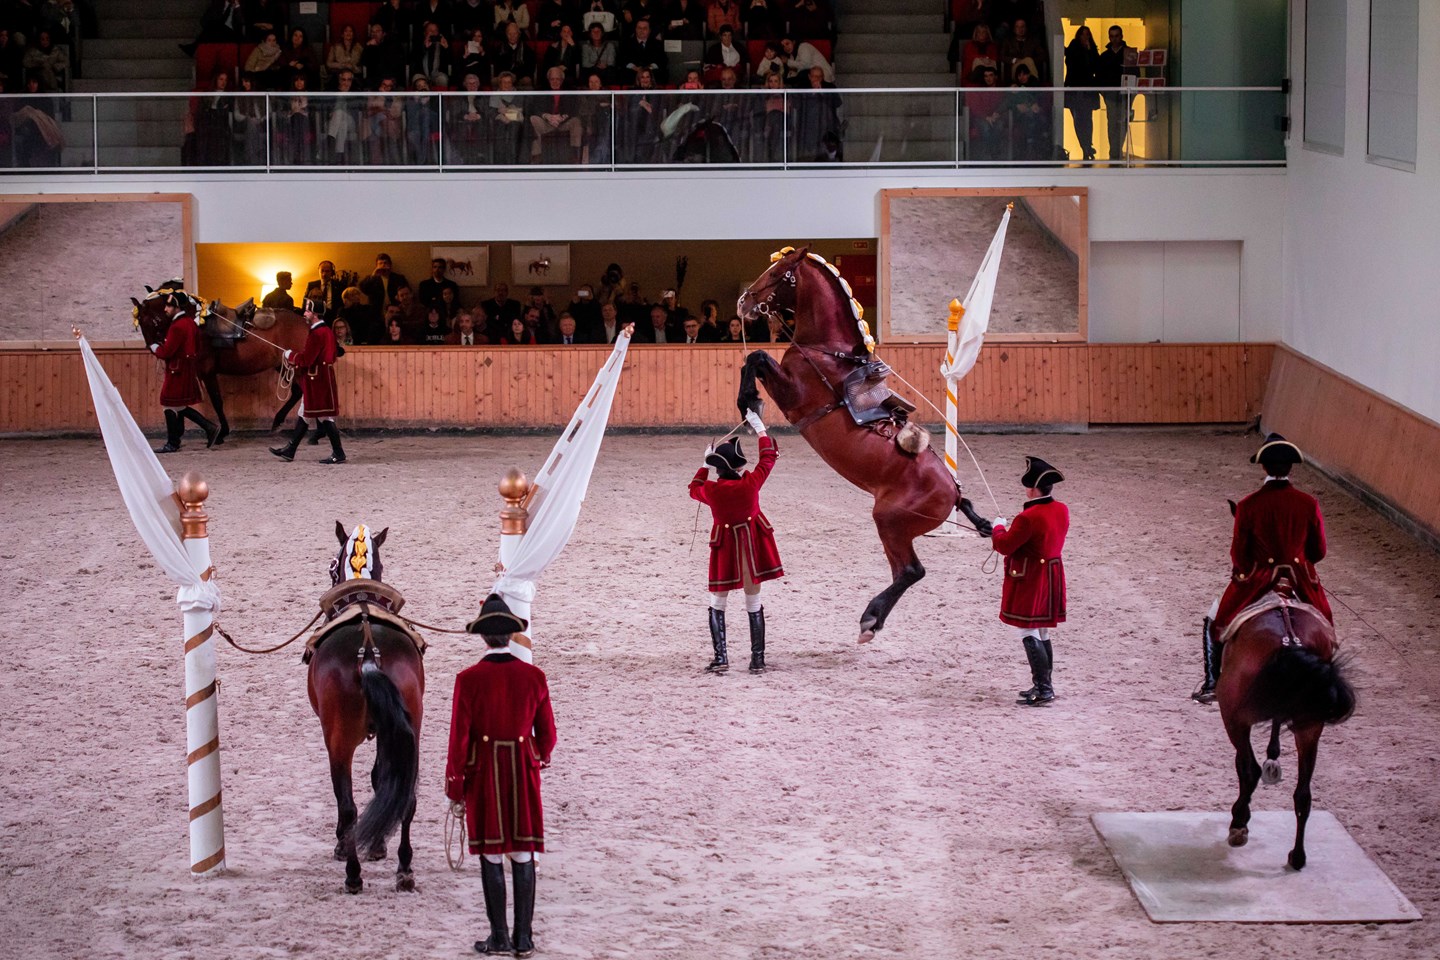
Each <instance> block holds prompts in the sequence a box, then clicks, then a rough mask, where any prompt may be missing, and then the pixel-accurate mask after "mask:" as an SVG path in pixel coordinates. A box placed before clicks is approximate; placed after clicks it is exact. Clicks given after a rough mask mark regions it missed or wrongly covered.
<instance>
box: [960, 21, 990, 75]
mask: <svg viewBox="0 0 1440 960" xmlns="http://www.w3.org/2000/svg"><path fill="white" fill-rule="evenodd" d="M999 64H1000V47H999V46H998V45H997V44H996V43H995V41H994V39H992V38H991V36H990V28H989V27H987V26H986V25H985V24H983V23H977V24H975V30H974V32H973V33H971V35H970V39H969V40H968V41H967V42H966V44H965V47H964V49H963V50H961V51H960V85H961V86H962V87H978V86H980V85H981V83H980V81H979V80H978V79H977V78H978V77H980V76H982V74H980V73H979V72H977V68H979V67H990V68H992V69H995V70H998V69H999ZM996 76H997V78H998V76H999V74H996Z"/></svg>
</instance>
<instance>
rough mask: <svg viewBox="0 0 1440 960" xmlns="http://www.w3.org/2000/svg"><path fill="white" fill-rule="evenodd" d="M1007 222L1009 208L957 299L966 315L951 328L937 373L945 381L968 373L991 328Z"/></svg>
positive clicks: (1008, 220)
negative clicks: (968, 290) (952, 329)
mask: <svg viewBox="0 0 1440 960" xmlns="http://www.w3.org/2000/svg"><path fill="white" fill-rule="evenodd" d="M1009 225H1010V208H1009V207H1008V206H1007V207H1006V208H1005V216H1003V217H1001V219H1000V229H998V230H996V231H995V237H994V238H993V239H992V240H991V241H990V248H989V249H988V250H986V251H985V257H984V259H982V260H981V261H980V269H979V270H976V271H975V279H974V280H973V281H971V283H970V292H969V293H967V294H965V299H964V300H962V301H960V302H961V304H962V305H963V306H964V307H965V315H964V316H963V317H961V318H960V329H959V330H955V331H952V332H951V334H950V341H949V345H948V347H947V349H946V351H945V362H944V363H942V364H940V375H941V376H942V377H944V378H945V379H946V380H947V381H955V380H959V379H961V378H962V377H964V376H965V374H967V373H969V372H970V368H971V367H973V366H975V361H976V359H978V358H979V356H980V347H981V345H982V344H983V343H984V342H985V332H986V331H987V330H989V329H990V305H991V304H992V303H993V302H994V300H995V281H996V280H997V279H998V278H999V276H1000V251H1001V250H1002V249H1004V247H1005V229H1006V228H1007V227H1008V226H1009Z"/></svg>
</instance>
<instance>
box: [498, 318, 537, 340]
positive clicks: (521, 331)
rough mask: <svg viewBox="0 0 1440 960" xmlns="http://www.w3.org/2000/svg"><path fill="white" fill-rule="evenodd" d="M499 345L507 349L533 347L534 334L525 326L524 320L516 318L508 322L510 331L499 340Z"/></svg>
mask: <svg viewBox="0 0 1440 960" xmlns="http://www.w3.org/2000/svg"><path fill="white" fill-rule="evenodd" d="M500 343H501V344H503V345H504V346H507V347H522V346H523V347H533V346H534V345H535V334H533V333H531V332H530V328H529V327H527V326H525V321H524V320H522V319H520V318H519V317H516V318H515V319H514V320H511V321H510V329H509V330H508V331H507V332H506V333H505V335H504V336H502V337H501V338H500Z"/></svg>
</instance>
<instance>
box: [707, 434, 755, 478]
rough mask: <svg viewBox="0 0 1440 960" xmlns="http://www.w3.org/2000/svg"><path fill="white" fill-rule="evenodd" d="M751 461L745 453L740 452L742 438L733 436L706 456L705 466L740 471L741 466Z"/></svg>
mask: <svg viewBox="0 0 1440 960" xmlns="http://www.w3.org/2000/svg"><path fill="white" fill-rule="evenodd" d="M747 463H749V461H748V460H746V459H745V454H743V453H741V452H740V438H739V437H732V438H731V439H729V440H726V441H725V442H724V443H722V444H720V446H718V447H716V448H715V450H714V451H713V452H712V453H710V454H708V455H707V456H706V457H705V466H707V467H714V468H715V469H716V470H733V471H735V472H736V473H739V472H740V468H741V467H743V466H745V464H747Z"/></svg>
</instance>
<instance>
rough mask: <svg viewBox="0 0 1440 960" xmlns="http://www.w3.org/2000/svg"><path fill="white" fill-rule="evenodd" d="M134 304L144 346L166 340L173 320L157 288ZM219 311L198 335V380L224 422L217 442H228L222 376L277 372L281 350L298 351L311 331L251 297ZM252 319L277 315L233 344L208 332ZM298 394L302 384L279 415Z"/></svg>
mask: <svg viewBox="0 0 1440 960" xmlns="http://www.w3.org/2000/svg"><path fill="white" fill-rule="evenodd" d="M147 289H148V288H147ZM130 302H131V303H133V304H134V305H135V311H134V312H135V325H136V327H137V328H138V329H139V330H140V334H141V336H143V337H144V338H145V345H146V346H147V347H148V346H150V345H151V344H154V343H160V342H162V341H163V340H164V339H165V334H166V332H167V331H168V330H169V329H170V318H168V317H166V316H165V310H164V302H163V300H162V298H161V297H159V296H157V295H156V292H155V291H151V292H150V294H149V295H148V296H146V298H145V299H144V300H137V299H135V298H134V297H131V298H130ZM218 310H219V316H212V317H210V318H209V319H207V320H206V322H205V326H203V327H201V330H200V334H201V335H200V339H199V350H200V358H199V369H200V382H201V384H203V385H204V387H205V393H206V395H207V396H208V397H209V398H210V406H212V407H214V409H215V419H217V420H218V421H220V433H219V434H218V435H217V436H216V437H215V442H216V443H217V444H219V443H224V442H225V437H226V435H227V434H229V432H230V421H229V420H228V419H226V417H225V399H224V397H223V396H222V394H221V392H220V381H219V378H218V375H219V374H225V375H226V376H231V377H248V376H252V375H254V374H257V373H265V372H267V371H276V370H279V369H280V356H281V350H297V351H298V350H299V349H300V348H301V347H303V346H304V345H305V336H306V334H307V333H309V331H310V325H309V324H307V323H306V322H305V318H304V317H302V316H301V315H300V314H298V313H293V312H291V311H289V310H274V311H269V310H263V311H257V310H256V309H255V304H254V302H253V301H250V300H247V301H246V302H245V303H243V304H241V305H240V306H239V307H238V308H236V309H233V310H232V309H230V308H228V307H218ZM252 317H259V318H260V319H261V320H262V321H263V320H265V319H273V323H271V324H270V326H268V327H263V322H262V323H256V325H255V329H256V330H257V331H258V333H257V334H256V335H251V336H247V337H242V338H240V339H238V340H236V341H235V342H234V344H233V345H232V346H227V347H216V346H214V345H213V344H212V343H211V342H210V341H211V337H212V336H213V331H210V330H207V328H208V327H209V326H210V324H215V325H216V329H217V330H218V332H219V333H221V334H226V333H232V332H234V329H233V328H234V325H236V324H243V323H245V322H246V321H248V320H250V319H251V318H252ZM221 328H223V329H221ZM261 337H264V340H268V341H271V342H272V343H276V344H279V345H280V346H279V348H278V349H277V348H276V347H274V346H272V345H271V344H270V343H266V342H264V340H261V339H260V338H261ZM299 396H300V385H299V384H298V383H297V384H293V385H292V387H291V391H290V400H289V402H288V403H287V404H286V407H285V409H284V411H282V416H281V419H283V414H284V413H288V412H289V410H290V408H291V407H293V406H294V405H295V403H296V402H297V401H298V399H299Z"/></svg>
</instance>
